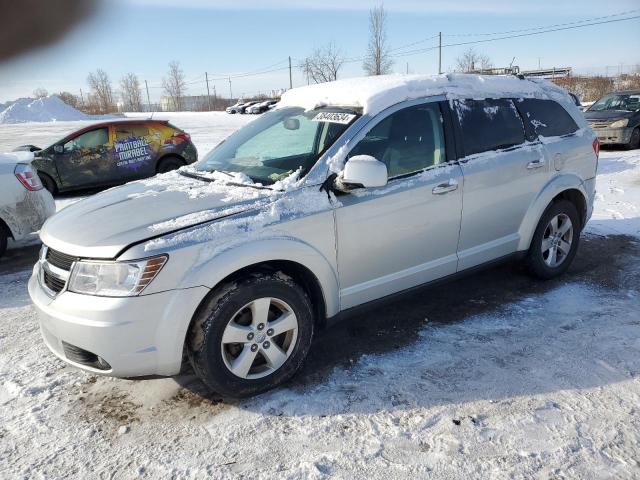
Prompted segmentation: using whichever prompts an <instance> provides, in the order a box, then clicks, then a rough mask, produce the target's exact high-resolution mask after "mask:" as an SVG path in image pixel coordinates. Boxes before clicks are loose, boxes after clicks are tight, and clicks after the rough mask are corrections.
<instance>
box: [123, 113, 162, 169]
mask: <svg viewBox="0 0 640 480" xmlns="http://www.w3.org/2000/svg"><path fill="white" fill-rule="evenodd" d="M113 131H114V144H113V164H114V165H115V169H116V174H115V176H116V180H117V181H123V182H126V181H128V180H132V179H134V178H144V177H150V176H153V175H155V173H156V164H155V162H156V159H157V157H158V154H159V151H160V145H161V144H160V135H159V134H155V132H154V134H152V133H151V132H150V131H149V127H148V126H147V125H144V124H135V123H134V124H131V123H122V124H118V123H116V124H114V125H113Z"/></svg>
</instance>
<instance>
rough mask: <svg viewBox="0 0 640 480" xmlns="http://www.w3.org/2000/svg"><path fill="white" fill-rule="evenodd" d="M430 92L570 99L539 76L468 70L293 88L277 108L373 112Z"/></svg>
mask: <svg viewBox="0 0 640 480" xmlns="http://www.w3.org/2000/svg"><path fill="white" fill-rule="evenodd" d="M434 95H445V96H446V97H447V98H448V99H464V98H473V99H484V98H498V97H518V98H520V97H524V98H542V99H549V98H552V99H554V100H557V101H560V102H562V103H565V104H572V103H573V102H572V100H571V98H570V97H569V96H568V95H567V93H566V91H565V90H564V89H562V88H561V87H558V86H557V85H554V84H553V83H551V82H548V81H546V80H542V79H526V80H521V79H519V78H518V77H515V76H499V75H469V74H449V75H381V76H377V77H360V78H349V79H345V80H337V81H335V82H328V83H321V84H317V85H309V86H305V87H301V88H295V89H293V90H289V91H288V92H286V93H285V94H284V95H283V96H282V100H281V101H280V103H279V104H278V107H277V108H282V107H287V106H289V107H290V106H299V107H304V108H305V109H306V110H311V109H313V108H316V107H319V106H323V105H331V106H350V107H359V108H362V110H363V113H364V114H370V115H375V114H377V113H379V112H381V111H382V110H384V109H385V108H387V107H390V106H391V105H395V104H396V103H399V102H402V101H405V100H411V99H417V98H423V97H427V96H434Z"/></svg>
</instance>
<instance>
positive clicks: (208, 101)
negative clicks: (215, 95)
mask: <svg viewBox="0 0 640 480" xmlns="http://www.w3.org/2000/svg"><path fill="white" fill-rule="evenodd" d="M204 78H205V80H206V82H207V103H208V104H209V111H211V94H209V74H208V73H207V72H204Z"/></svg>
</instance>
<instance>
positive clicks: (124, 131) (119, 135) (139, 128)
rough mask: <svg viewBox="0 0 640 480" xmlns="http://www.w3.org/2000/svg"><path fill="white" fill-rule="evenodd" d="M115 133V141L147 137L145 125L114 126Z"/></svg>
mask: <svg viewBox="0 0 640 480" xmlns="http://www.w3.org/2000/svg"><path fill="white" fill-rule="evenodd" d="M115 131H116V141H119V140H127V139H129V138H131V137H147V136H149V127H147V126H146V125H116V126H115Z"/></svg>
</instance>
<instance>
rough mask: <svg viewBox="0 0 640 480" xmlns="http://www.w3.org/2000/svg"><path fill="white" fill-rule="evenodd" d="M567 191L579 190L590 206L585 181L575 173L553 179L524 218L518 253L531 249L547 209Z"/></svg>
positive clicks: (519, 231) (521, 225)
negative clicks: (556, 198) (537, 228)
mask: <svg viewBox="0 0 640 480" xmlns="http://www.w3.org/2000/svg"><path fill="white" fill-rule="evenodd" d="M565 190H578V191H579V192H580V193H582V195H583V196H584V200H585V204H587V205H588V204H589V203H588V202H589V200H588V199H589V195H588V194H587V190H586V188H585V185H584V182H583V180H582V179H581V178H580V177H578V176H577V175H575V174H573V173H564V174H561V175H557V176H555V177H553V178H552V179H551V180H550V181H549V182H548V183H547V184H546V185H545V186H544V188H543V189H542V190H541V191H540V193H539V194H538V196H537V197H536V198H535V199H534V200H533V202H532V203H531V205H530V206H529V209H528V210H527V214H526V215H525V216H524V219H523V220H522V223H521V224H520V228H519V230H518V234H519V236H520V242H519V243H518V251H524V250H528V249H529V245H530V244H531V239H532V238H533V234H534V233H535V230H536V227H537V226H538V222H539V221H540V218H541V217H542V214H543V213H544V211H545V210H546V209H547V207H548V206H549V204H550V203H551V201H552V200H553V199H554V198H555V197H556V196H557V195H558V194H560V193H562V192H564V191H565Z"/></svg>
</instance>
